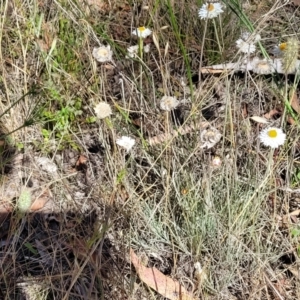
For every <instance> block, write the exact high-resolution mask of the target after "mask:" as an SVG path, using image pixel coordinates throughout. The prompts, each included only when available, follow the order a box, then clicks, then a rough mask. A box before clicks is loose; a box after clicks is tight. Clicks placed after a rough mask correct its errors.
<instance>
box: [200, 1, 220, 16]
mask: <svg viewBox="0 0 300 300" xmlns="http://www.w3.org/2000/svg"><path fill="white" fill-rule="evenodd" d="M222 12H223V9H222V4H221V3H219V2H216V3H205V4H203V5H202V7H201V8H200V9H199V12H198V15H199V17H200V19H213V18H215V17H217V16H218V15H219V14H221V13H222Z"/></svg>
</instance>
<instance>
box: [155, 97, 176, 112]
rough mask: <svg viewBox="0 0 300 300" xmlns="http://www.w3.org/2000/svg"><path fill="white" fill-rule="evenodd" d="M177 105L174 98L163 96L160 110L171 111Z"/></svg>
mask: <svg viewBox="0 0 300 300" xmlns="http://www.w3.org/2000/svg"><path fill="white" fill-rule="evenodd" d="M178 105H179V101H178V100H177V99H176V97H171V96H163V97H162V99H161V100H160V108H161V109H162V110H166V111H171V110H172V109H174V108H176V107H177V106H178Z"/></svg>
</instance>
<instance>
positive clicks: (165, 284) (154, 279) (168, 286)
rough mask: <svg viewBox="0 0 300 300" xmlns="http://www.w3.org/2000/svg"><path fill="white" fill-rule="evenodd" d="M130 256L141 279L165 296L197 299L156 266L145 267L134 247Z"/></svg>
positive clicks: (186, 299) (173, 298)
mask: <svg viewBox="0 0 300 300" xmlns="http://www.w3.org/2000/svg"><path fill="white" fill-rule="evenodd" d="M130 258H131V262H132V264H133V265H134V267H135V269H136V272H137V273H138V275H139V277H140V279H141V280H142V281H143V282H144V283H145V284H147V285H148V286H149V287H151V288H152V289H154V290H155V291H157V292H158V293H159V294H160V295H162V296H163V297H166V298H168V299H170V300H195V298H194V297H193V296H192V295H191V294H190V293H189V292H188V291H186V289H185V288H184V287H183V286H181V285H180V284H179V283H178V282H177V281H175V280H173V279H172V278H170V277H167V276H166V275H164V274H163V273H161V272H160V271H159V270H157V269H156V268H147V267H145V266H144V265H143V264H142V263H141V261H140V259H139V258H138V257H137V255H136V254H135V253H134V251H133V250H132V249H130Z"/></svg>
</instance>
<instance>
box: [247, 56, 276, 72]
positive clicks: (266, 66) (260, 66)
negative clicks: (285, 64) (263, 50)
mask: <svg viewBox="0 0 300 300" xmlns="http://www.w3.org/2000/svg"><path fill="white" fill-rule="evenodd" d="M250 65H251V67H252V71H253V72H254V73H257V74H272V73H274V72H275V69H274V66H273V64H272V62H271V61H270V60H267V59H259V58H258V57H254V58H253V59H252V60H251V62H250Z"/></svg>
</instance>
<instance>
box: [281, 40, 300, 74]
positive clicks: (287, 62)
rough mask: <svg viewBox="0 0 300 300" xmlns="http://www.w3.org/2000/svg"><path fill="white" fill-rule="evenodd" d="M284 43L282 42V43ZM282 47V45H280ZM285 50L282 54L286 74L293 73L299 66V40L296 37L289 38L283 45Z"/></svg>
mask: <svg viewBox="0 0 300 300" xmlns="http://www.w3.org/2000/svg"><path fill="white" fill-rule="evenodd" d="M280 45H282V44H280ZM279 47H280V46H279ZM282 47H283V48H282V49H284V47H285V50H284V51H283V55H282V67H283V70H284V71H285V73H286V74H289V73H293V72H294V71H295V69H296V66H297V57H298V50H299V41H298V40H297V39H296V38H294V37H293V38H290V39H288V40H287V42H286V45H285V46H282Z"/></svg>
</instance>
